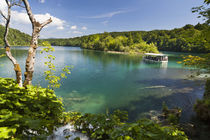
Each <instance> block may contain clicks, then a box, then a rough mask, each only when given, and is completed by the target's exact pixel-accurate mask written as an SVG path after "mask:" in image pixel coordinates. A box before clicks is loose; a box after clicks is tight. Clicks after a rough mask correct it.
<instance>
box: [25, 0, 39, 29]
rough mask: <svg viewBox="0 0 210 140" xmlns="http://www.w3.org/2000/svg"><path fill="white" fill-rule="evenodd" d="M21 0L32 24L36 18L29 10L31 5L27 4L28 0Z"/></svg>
mask: <svg viewBox="0 0 210 140" xmlns="http://www.w3.org/2000/svg"><path fill="white" fill-rule="evenodd" d="M22 1H23V3H24V5H25V8H26V11H27V14H28V16H29V19H30V21H31V23H32V25H33V26H34V24H35V22H36V20H35V18H34V15H33V13H32V11H31V7H30V5H29V2H28V1H27V0H22Z"/></svg>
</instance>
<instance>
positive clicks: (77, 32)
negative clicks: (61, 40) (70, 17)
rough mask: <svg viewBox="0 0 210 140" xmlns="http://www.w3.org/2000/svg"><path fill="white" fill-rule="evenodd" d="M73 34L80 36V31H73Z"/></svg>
mask: <svg viewBox="0 0 210 140" xmlns="http://www.w3.org/2000/svg"><path fill="white" fill-rule="evenodd" d="M73 34H82V32H80V31H73Z"/></svg>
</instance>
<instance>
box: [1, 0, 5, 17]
mask: <svg viewBox="0 0 210 140" xmlns="http://www.w3.org/2000/svg"><path fill="white" fill-rule="evenodd" d="M0 10H1V11H2V13H3V14H4V15H5V16H6V15H7V4H6V2H5V0H1V1H0ZM0 16H1V15H0Z"/></svg>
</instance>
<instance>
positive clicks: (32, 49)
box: [0, 0, 52, 87]
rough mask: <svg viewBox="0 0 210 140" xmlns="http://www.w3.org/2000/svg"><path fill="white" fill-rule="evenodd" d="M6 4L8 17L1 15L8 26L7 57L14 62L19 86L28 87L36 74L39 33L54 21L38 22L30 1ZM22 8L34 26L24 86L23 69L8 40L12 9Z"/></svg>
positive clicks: (6, 36) (9, 1)
mask: <svg viewBox="0 0 210 140" xmlns="http://www.w3.org/2000/svg"><path fill="white" fill-rule="evenodd" d="M5 2H6V3H7V7H8V13H7V16H5V14H4V13H3V12H2V11H0V14H1V15H2V16H3V18H4V19H5V20H6V24H5V34H4V43H5V50H6V55H7V57H8V58H9V59H10V60H11V61H12V63H13V65H14V70H15V72H16V81H17V83H18V84H19V86H20V87H22V86H24V87H26V86H27V85H31V84H32V78H33V72H34V63H35V55H36V49H37V48H38V39H39V33H40V31H41V30H42V28H43V27H44V26H46V25H47V24H49V23H51V22H52V19H51V18H50V19H48V20H46V21H45V22H43V23H40V22H38V21H37V20H36V19H35V17H34V15H33V13H32V11H31V7H30V4H29V2H28V0H18V1H16V0H5ZM22 2H23V4H24V6H22V5H21V4H22ZM15 5H16V6H20V7H23V8H25V9H26V12H27V14H28V17H29V19H30V21H31V24H32V30H33V31H32V38H31V42H30V47H29V50H28V57H27V59H26V64H25V69H26V71H25V73H24V76H25V80H24V84H23V82H22V72H21V68H20V65H19V63H18V62H17V60H16V59H15V58H14V57H13V56H12V53H11V51H10V48H11V47H10V44H9V42H8V40H7V38H8V32H9V24H10V19H11V8H12V7H13V6H15Z"/></svg>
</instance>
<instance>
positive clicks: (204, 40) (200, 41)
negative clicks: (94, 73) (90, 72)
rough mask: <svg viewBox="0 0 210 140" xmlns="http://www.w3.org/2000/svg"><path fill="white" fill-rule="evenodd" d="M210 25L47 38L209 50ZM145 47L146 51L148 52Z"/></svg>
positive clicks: (111, 47)
mask: <svg viewBox="0 0 210 140" xmlns="http://www.w3.org/2000/svg"><path fill="white" fill-rule="evenodd" d="M209 30H210V26H209V24H207V23H204V24H200V23H198V24H197V25H195V26H193V25H190V24H187V25H185V26H184V27H182V28H175V29H172V30H153V31H129V32H110V33H108V32H104V33H99V34H93V35H87V36H82V37H75V38H69V39H46V40H47V41H49V42H50V43H51V44H52V45H53V46H80V47H82V48H87V49H95V50H104V51H124V52H126V51H130V50H133V51H135V50H139V48H141V49H143V50H144V49H145V48H147V49H148V50H149V51H154V52H155V51H156V50H155V47H154V46H157V48H158V50H159V51H175V52H197V53H208V52H210V36H209ZM148 50H146V51H148Z"/></svg>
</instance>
